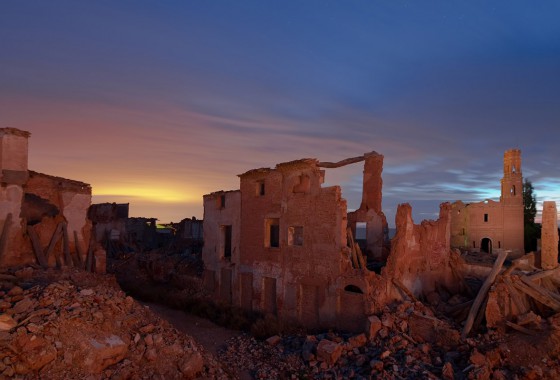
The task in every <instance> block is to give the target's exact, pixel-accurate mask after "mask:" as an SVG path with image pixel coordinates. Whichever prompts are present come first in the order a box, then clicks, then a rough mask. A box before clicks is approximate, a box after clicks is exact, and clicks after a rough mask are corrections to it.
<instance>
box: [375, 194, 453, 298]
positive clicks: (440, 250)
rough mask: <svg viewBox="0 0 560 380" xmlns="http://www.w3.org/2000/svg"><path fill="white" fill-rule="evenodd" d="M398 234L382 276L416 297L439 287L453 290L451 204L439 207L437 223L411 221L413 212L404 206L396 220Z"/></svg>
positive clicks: (443, 204)
mask: <svg viewBox="0 0 560 380" xmlns="http://www.w3.org/2000/svg"><path fill="white" fill-rule="evenodd" d="M395 223H396V227H397V233H396V235H395V237H394V238H393V240H392V242H391V254H390V256H389V259H388V260H387V266H386V267H385V268H384V269H383V271H382V276H383V277H385V278H388V279H392V278H396V279H397V280H400V282H402V283H403V284H404V285H405V286H406V287H407V288H408V289H409V290H410V291H411V292H412V293H414V294H415V295H420V294H424V295H426V294H428V293H429V292H431V291H433V290H435V289H436V287H437V286H441V285H443V286H446V287H448V288H450V289H452V288H453V286H454V280H453V274H452V271H451V269H450V267H449V264H450V257H451V247H450V227H451V204H449V203H442V204H441V205H440V213H439V219H438V220H437V221H433V220H424V221H422V223H421V224H420V225H417V224H414V222H413V220H412V208H411V206H410V205H409V204H407V203H405V204H401V205H399V207H398V209H397V214H396V216H395Z"/></svg>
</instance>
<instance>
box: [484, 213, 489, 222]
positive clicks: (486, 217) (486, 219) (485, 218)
mask: <svg viewBox="0 0 560 380" xmlns="http://www.w3.org/2000/svg"><path fill="white" fill-rule="evenodd" d="M484 221H485V222H487V221H488V214H484Z"/></svg>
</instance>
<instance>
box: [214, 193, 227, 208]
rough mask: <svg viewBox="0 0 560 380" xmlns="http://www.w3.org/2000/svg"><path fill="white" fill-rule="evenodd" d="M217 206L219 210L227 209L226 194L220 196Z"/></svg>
mask: <svg viewBox="0 0 560 380" xmlns="http://www.w3.org/2000/svg"><path fill="white" fill-rule="evenodd" d="M216 204H217V206H218V208H219V209H222V208H225V207H226V195H225V194H222V195H220V196H219V197H218V199H217V202H216Z"/></svg>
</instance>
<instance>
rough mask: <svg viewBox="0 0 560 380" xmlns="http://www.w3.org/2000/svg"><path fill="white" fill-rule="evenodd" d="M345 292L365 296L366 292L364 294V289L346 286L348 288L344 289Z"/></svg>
mask: <svg viewBox="0 0 560 380" xmlns="http://www.w3.org/2000/svg"><path fill="white" fill-rule="evenodd" d="M344 291H345V292H349V293H359V294H364V292H362V289H360V288H359V287H357V286H356V285H346V287H345V288H344Z"/></svg>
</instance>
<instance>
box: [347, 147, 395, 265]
mask: <svg viewBox="0 0 560 380" xmlns="http://www.w3.org/2000/svg"><path fill="white" fill-rule="evenodd" d="M364 159H365V163H364V177H363V192H362V203H361V204H360V208H359V209H358V210H356V211H354V212H351V213H348V225H349V226H350V228H351V229H352V233H353V234H354V236H356V224H357V223H366V251H365V252H364V253H365V254H366V255H367V256H368V257H369V258H372V259H375V260H378V261H382V260H384V259H386V257H387V255H388V253H389V252H388V249H387V246H388V232H389V229H388V225H387V218H386V217H385V214H384V213H383V210H382V207H381V201H382V189H383V179H382V178H381V174H382V172H383V155H381V154H379V153H376V152H371V153H366V154H365V155H364Z"/></svg>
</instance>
